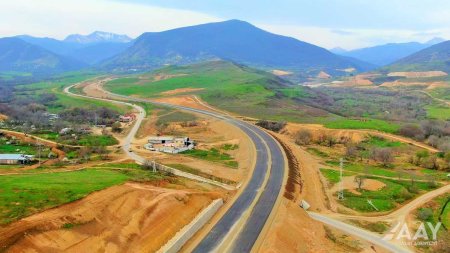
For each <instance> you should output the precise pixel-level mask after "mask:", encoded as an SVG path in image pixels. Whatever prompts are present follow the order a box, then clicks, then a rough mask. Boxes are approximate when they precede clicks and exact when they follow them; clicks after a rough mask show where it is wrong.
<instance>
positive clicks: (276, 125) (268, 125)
mask: <svg viewBox="0 0 450 253" xmlns="http://www.w3.org/2000/svg"><path fill="white" fill-rule="evenodd" d="M256 125H257V126H260V127H262V128H265V129H268V130H271V131H274V132H279V131H281V129H283V128H284V127H285V126H286V122H285V121H268V120H259V121H258V122H256Z"/></svg>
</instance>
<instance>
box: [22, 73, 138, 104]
mask: <svg viewBox="0 0 450 253" xmlns="http://www.w3.org/2000/svg"><path fill="white" fill-rule="evenodd" d="M93 77H94V75H92V74H83V73H79V74H75V75H72V76H66V77H62V78H60V79H59V80H54V81H46V82H39V83H33V84H26V85H18V86H16V91H15V94H16V95H17V96H32V97H36V96H38V95H40V94H43V93H53V94H55V95H56V97H57V100H56V101H55V102H54V103H52V105H49V106H48V111H50V112H52V113H57V112H60V111H62V110H64V109H69V108H74V107H80V108H92V107H107V108H110V109H112V110H115V111H118V112H119V113H125V112H127V111H129V110H130V108H129V107H127V106H124V105H117V104H114V103H110V102H106V101H100V100H95V99H88V98H80V97H73V96H70V95H68V94H66V93H64V92H63V89H64V87H66V86H69V85H72V84H75V83H78V82H82V81H85V80H88V79H90V78H93Z"/></svg>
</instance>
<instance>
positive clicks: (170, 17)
mask: <svg viewBox="0 0 450 253" xmlns="http://www.w3.org/2000/svg"><path fill="white" fill-rule="evenodd" d="M219 20H220V19H218V18H216V17H214V16H210V15H207V14H203V13H199V12H194V11H186V10H177V9H169V8H161V7H153V6H149V5H140V4H132V3H124V2H115V1H108V0H95V1H92V0H38V1H36V0H14V1H0V37H5V36H13V35H18V34H30V35H33V36H48V37H55V38H60V39H61V38H64V37H65V36H67V35H68V34H72V33H81V34H88V33H91V32H93V31H94V30H101V31H107V32H114V33H120V34H127V35H129V36H134V37H136V36H139V35H140V34H141V33H143V32H151V31H162V30H167V29H171V28H176V27H182V26H187V25H195V24H200V23H207V22H212V21H219Z"/></svg>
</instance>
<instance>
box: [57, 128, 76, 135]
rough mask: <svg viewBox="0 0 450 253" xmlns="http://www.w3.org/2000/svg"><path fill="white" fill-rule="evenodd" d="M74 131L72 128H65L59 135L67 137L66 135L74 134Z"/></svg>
mask: <svg viewBox="0 0 450 253" xmlns="http://www.w3.org/2000/svg"><path fill="white" fill-rule="evenodd" d="M72 131H73V129H72V128H70V127H65V128H63V129H61V131H59V134H60V135H66V134H69V133H70V132H72Z"/></svg>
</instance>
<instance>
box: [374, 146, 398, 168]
mask: <svg viewBox="0 0 450 253" xmlns="http://www.w3.org/2000/svg"><path fill="white" fill-rule="evenodd" d="M371 158H372V159H373V160H374V161H377V162H380V163H381V164H383V166H387V165H389V164H391V163H392V162H393V161H394V156H393V155H392V150H391V149H390V148H376V149H373V150H372V152H371Z"/></svg>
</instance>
